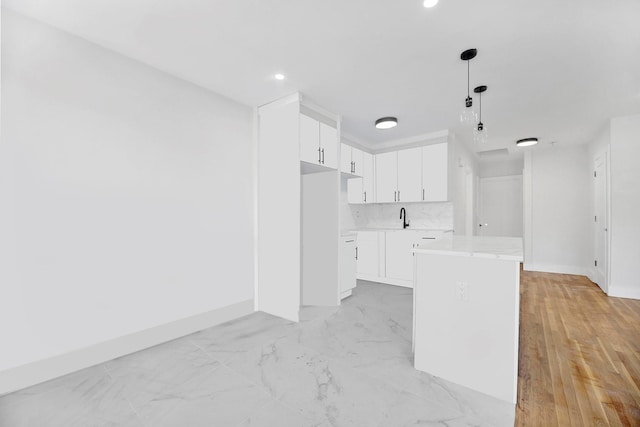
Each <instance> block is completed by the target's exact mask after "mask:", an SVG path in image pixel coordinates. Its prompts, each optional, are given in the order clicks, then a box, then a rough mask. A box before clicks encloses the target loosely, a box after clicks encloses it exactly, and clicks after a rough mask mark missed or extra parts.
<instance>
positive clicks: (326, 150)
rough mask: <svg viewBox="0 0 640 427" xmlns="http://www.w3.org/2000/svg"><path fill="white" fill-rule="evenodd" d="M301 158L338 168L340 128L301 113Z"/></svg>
mask: <svg viewBox="0 0 640 427" xmlns="http://www.w3.org/2000/svg"><path fill="white" fill-rule="evenodd" d="M300 160H302V161H304V162H307V163H312V164H316V165H322V166H325V167H327V168H331V169H337V168H338V130H337V129H336V128H334V127H331V126H329V125H327V124H325V123H320V122H319V121H318V120H316V119H314V118H312V117H309V116H306V115H304V114H300Z"/></svg>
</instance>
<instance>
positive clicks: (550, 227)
mask: <svg viewBox="0 0 640 427" xmlns="http://www.w3.org/2000/svg"><path fill="white" fill-rule="evenodd" d="M591 169H592V168H591V166H590V161H589V156H588V153H587V148H586V146H584V145H580V146H569V147H550V148H545V147H539V148H537V149H533V150H531V151H529V152H527V153H526V155H525V169H524V176H523V180H524V211H525V213H524V217H525V230H524V243H525V263H524V268H525V269H526V270H535V271H548V272H556V273H567V274H583V275H586V274H587V272H588V267H589V263H590V262H593V261H592V250H591V241H592V228H591V222H590V219H591V218H592V217H590V216H589V212H590V204H591V202H590V200H591V197H592V193H591V192H590V188H591V187H590V185H591V184H590V177H591V173H592V171H591Z"/></svg>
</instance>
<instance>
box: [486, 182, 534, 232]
mask: <svg viewBox="0 0 640 427" xmlns="http://www.w3.org/2000/svg"><path fill="white" fill-rule="evenodd" d="M522 212H523V211H522V175H509V176H498V177H490V178H480V179H479V180H478V228H477V234H478V236H501V237H522V222H523V221H522V218H523V217H522Z"/></svg>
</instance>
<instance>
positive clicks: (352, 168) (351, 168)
mask: <svg viewBox="0 0 640 427" xmlns="http://www.w3.org/2000/svg"><path fill="white" fill-rule="evenodd" d="M351 173H353V162H351Z"/></svg>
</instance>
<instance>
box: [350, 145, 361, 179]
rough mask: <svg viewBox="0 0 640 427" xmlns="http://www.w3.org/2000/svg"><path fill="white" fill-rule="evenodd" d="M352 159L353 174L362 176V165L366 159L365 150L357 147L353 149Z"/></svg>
mask: <svg viewBox="0 0 640 427" xmlns="http://www.w3.org/2000/svg"><path fill="white" fill-rule="evenodd" d="M351 161H353V174H354V175H357V176H362V166H363V161H364V152H363V151H362V150H358V149H357V148H352V149H351Z"/></svg>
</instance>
